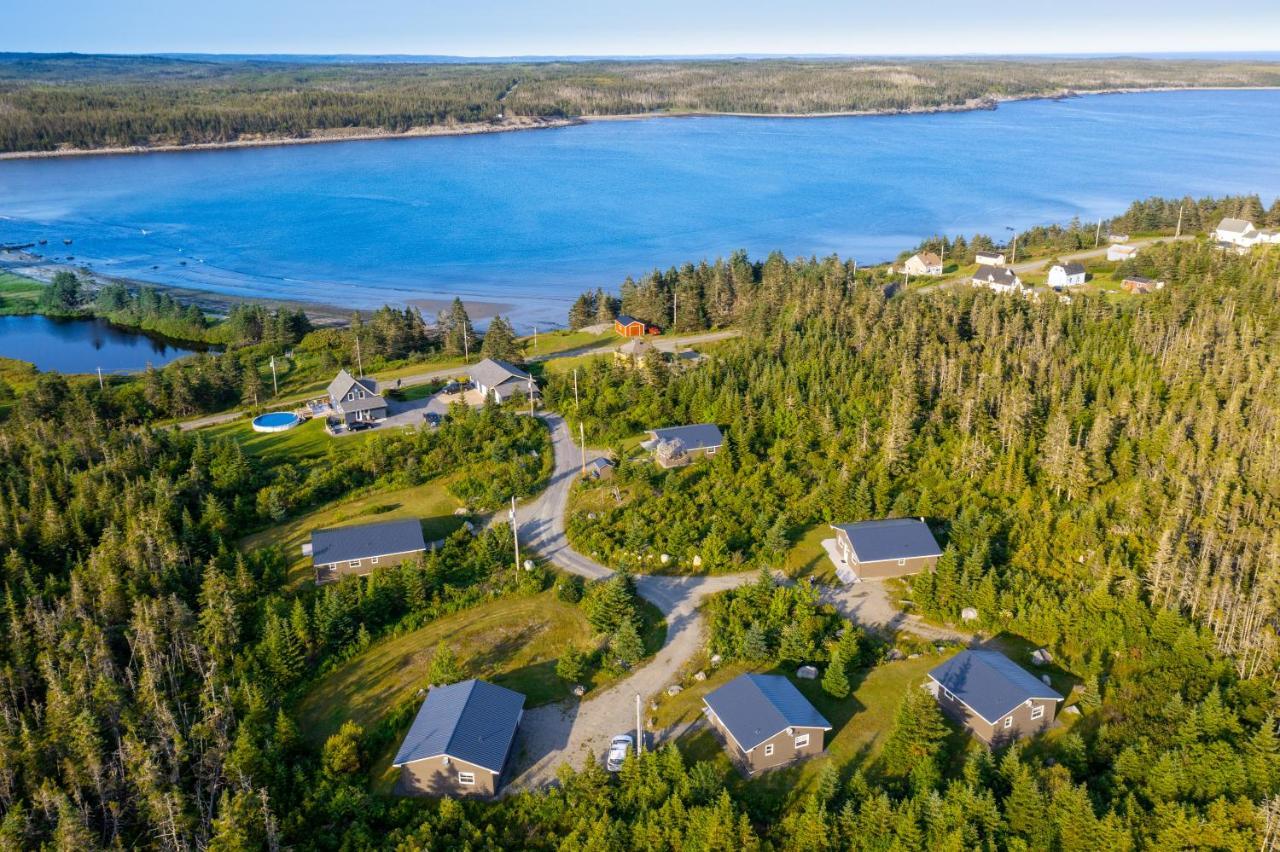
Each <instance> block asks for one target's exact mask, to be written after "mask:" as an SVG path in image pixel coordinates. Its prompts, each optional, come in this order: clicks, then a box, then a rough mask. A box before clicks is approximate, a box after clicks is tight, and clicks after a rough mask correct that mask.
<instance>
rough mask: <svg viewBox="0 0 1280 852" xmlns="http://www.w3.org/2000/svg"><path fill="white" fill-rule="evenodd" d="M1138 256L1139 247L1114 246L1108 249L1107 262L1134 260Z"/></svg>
mask: <svg viewBox="0 0 1280 852" xmlns="http://www.w3.org/2000/svg"><path fill="white" fill-rule="evenodd" d="M1137 256H1138V247H1137V246H1128V245H1113V246H1110V247H1108V248H1107V260H1110V261H1121V260H1133V259H1134V258H1135V257H1137Z"/></svg>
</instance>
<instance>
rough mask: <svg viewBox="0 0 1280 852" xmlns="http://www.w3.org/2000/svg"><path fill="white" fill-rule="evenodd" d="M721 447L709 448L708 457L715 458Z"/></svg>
mask: <svg viewBox="0 0 1280 852" xmlns="http://www.w3.org/2000/svg"><path fill="white" fill-rule="evenodd" d="M718 449H719V447H707V455H709V456H714V455H715V454H716V450H718Z"/></svg>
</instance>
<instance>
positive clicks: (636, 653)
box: [609, 619, 644, 664]
mask: <svg viewBox="0 0 1280 852" xmlns="http://www.w3.org/2000/svg"><path fill="white" fill-rule="evenodd" d="M609 647H610V648H612V649H613V653H614V655H615V656H616V657H617V658H618V659H619V660H622V661H623V662H624V663H628V664H634V663H637V662H639V661H640V660H641V659H643V658H644V642H643V641H641V639H640V633H639V632H638V631H637V630H636V625H635V621H634V620H632V619H626V620H624V621H623V622H622V623H621V624H619V625H618V629H617V631H615V632H614V634H613V637H612V638H611V639H610V640H609Z"/></svg>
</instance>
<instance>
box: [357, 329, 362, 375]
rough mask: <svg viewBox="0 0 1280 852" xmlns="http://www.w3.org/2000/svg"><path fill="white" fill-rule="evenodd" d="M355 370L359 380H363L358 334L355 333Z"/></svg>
mask: <svg viewBox="0 0 1280 852" xmlns="http://www.w3.org/2000/svg"><path fill="white" fill-rule="evenodd" d="M356 370H357V371H359V373H360V378H362V379H363V378H364V361H363V360H362V359H361V358H360V332H356Z"/></svg>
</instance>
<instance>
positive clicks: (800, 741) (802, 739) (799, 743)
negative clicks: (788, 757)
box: [796, 734, 809, 749]
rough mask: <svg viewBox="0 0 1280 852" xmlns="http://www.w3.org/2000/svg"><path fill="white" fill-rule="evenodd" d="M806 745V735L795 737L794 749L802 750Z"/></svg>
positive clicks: (807, 737) (807, 742)
mask: <svg viewBox="0 0 1280 852" xmlns="http://www.w3.org/2000/svg"><path fill="white" fill-rule="evenodd" d="M808 744H809V735H808V734H801V735H800V736H798V737H796V748H797V749H801V748H804V747H805V746H807V745H808Z"/></svg>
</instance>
